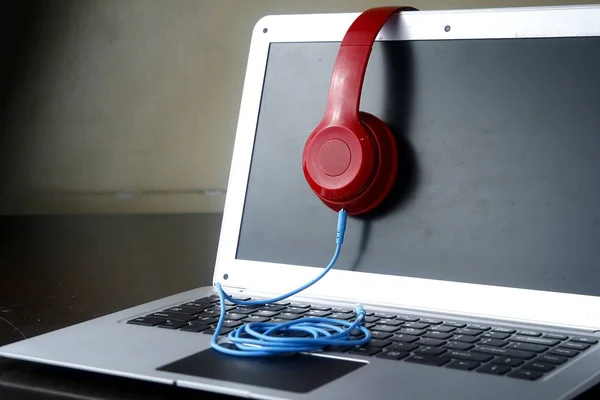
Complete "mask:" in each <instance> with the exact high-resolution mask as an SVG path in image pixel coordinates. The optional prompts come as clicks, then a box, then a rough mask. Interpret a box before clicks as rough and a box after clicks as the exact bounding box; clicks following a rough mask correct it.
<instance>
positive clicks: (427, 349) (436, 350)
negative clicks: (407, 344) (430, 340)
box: [415, 347, 446, 356]
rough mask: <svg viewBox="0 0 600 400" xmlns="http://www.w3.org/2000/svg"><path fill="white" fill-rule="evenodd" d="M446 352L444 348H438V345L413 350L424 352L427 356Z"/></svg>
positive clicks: (418, 352) (417, 352) (416, 352)
mask: <svg viewBox="0 0 600 400" xmlns="http://www.w3.org/2000/svg"><path fill="white" fill-rule="evenodd" d="M445 352H446V350H444V349H440V348H439V347H423V348H420V349H419V350H417V351H415V354H424V355H428V356H439V355H442V354H444V353H445Z"/></svg>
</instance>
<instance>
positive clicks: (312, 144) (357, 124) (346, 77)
mask: <svg viewBox="0 0 600 400" xmlns="http://www.w3.org/2000/svg"><path fill="white" fill-rule="evenodd" d="M400 11H415V9H414V8H412V7H378V8H372V9H370V10H367V11H365V12H363V13H362V14H360V15H359V16H358V18H356V20H355V21H354V22H353V23H352V25H351V26H350V28H349V29H348V31H347V32H346V35H345V36H344V39H343V40H342V44H341V46H340V50H339V52H338V55H337V59H336V61H335V66H334V68H333V75H332V78H331V85H330V87H329V96H328V98H327V107H326V109H325V115H324V116H323V119H322V120H321V122H320V123H319V125H318V126H317V127H316V129H315V130H314V131H313V132H312V133H311V135H310V136H309V138H308V140H307V142H306V145H305V147H304V153H303V155H302V168H303V170H304V176H305V177H306V180H307V181H308V184H309V186H310V187H311V189H312V190H313V192H315V194H316V195H317V196H318V197H319V198H320V199H321V201H323V203H325V205H327V206H328V207H329V208H331V209H333V210H335V211H339V210H341V209H344V210H346V212H347V213H348V214H350V215H357V214H363V213H366V212H367V211H371V210H372V209H374V208H375V207H377V206H378V205H379V204H380V203H381V202H382V201H383V200H384V199H385V197H386V196H387V195H388V194H389V192H390V190H391V188H392V185H393V184H394V180H395V179H396V171H397V168H398V150H397V148H396V140H395V139H394V135H393V134H392V132H391V131H390V129H389V128H388V127H387V125H386V124H385V122H383V121H382V120H380V119H379V118H377V117H376V116H374V115H371V114H369V113H366V112H361V111H359V104H360V96H361V91H362V86H363V81H364V77H365V72H366V69H367V62H368V60H369V56H370V54H371V48H372V47H373V43H374V42H375V38H376V37H377V34H378V33H379V31H380V30H381V28H382V27H383V25H384V24H385V23H386V22H387V21H388V20H389V19H390V17H391V16H392V15H394V14H396V13H397V12H400Z"/></svg>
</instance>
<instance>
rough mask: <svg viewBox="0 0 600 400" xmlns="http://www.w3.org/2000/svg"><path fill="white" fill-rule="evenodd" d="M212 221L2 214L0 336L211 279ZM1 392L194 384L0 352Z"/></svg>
mask: <svg viewBox="0 0 600 400" xmlns="http://www.w3.org/2000/svg"><path fill="white" fill-rule="evenodd" d="M220 227H221V215H220V214H193V215H191V214H190V215H114V216H101V215H95V216H28V217H24V216H19V217H0V271H1V272H2V274H0V345H4V344H8V343H12V342H15V341H18V340H22V339H24V338H26V337H32V336H36V335H40V334H42V333H45V332H49V331H52V330H56V329H59V328H63V327H66V326H69V325H73V324H75V323H79V322H82V321H85V320H88V319H92V318H95V317H98V316H101V315H106V314H109V313H111V312H115V311H119V310H122V309H124V308H127V307H131V306H135V305H138V304H142V303H144V302H147V301H151V300H155V299H159V298H162V297H165V296H169V295H172V294H176V293H179V292H182V291H186V290H189V289H193V288H195V287H199V286H204V285H209V284H210V282H211V279H212V272H213V266H214V261H215V257H216V251H217V244H218V239H219V232H220ZM165 271H168V273H167V274H166V278H165V275H164V273H165ZM202 397H203V396H202V394H200V398H202ZM0 398H2V399H3V400H4V399H14V398H19V399H29V398H31V399H34V398H35V399H40V398H41V399H46V398H48V399H50V398H51V399H57V398H71V399H72V398H85V399H132V398H143V399H162V398H169V399H170V398H177V399H186V398H190V399H191V398H193V399H198V398H199V393H198V391H194V390H187V389H182V388H176V387H174V386H167V385H160V384H154V383H146V382H140V381H134V380H129V379H124V378H117V377H111V376H105V375H100V374H93V373H87V372H82V371H73V370H68V369H64V368H57V367H50V366H44V365H39V364H34V363H27V362H20V361H12V360H6V359H2V358H0ZM210 398H221V399H224V398H225V397H223V396H221V397H219V396H214V395H211V396H210ZM585 398H591V399H598V398H600V387H599V388H597V389H594V390H593V391H592V392H590V393H588V394H586V396H585Z"/></svg>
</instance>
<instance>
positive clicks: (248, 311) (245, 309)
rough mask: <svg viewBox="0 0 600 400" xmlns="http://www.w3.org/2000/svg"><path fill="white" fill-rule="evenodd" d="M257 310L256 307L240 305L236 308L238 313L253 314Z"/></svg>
mask: <svg viewBox="0 0 600 400" xmlns="http://www.w3.org/2000/svg"><path fill="white" fill-rule="evenodd" d="M255 311H257V310H256V307H238V308H236V309H235V312H236V314H252V313H253V312H255Z"/></svg>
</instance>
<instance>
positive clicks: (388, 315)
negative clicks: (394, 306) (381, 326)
mask: <svg viewBox="0 0 600 400" xmlns="http://www.w3.org/2000/svg"><path fill="white" fill-rule="evenodd" d="M373 315H374V316H375V317H377V318H383V319H395V318H396V316H395V315H394V314H388V313H375V314H373Z"/></svg>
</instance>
